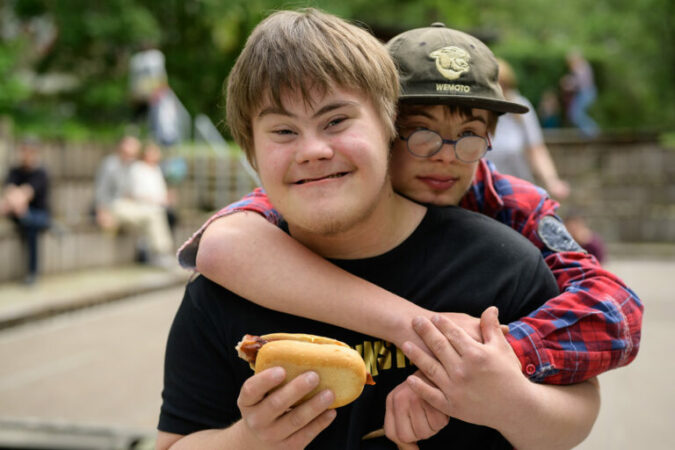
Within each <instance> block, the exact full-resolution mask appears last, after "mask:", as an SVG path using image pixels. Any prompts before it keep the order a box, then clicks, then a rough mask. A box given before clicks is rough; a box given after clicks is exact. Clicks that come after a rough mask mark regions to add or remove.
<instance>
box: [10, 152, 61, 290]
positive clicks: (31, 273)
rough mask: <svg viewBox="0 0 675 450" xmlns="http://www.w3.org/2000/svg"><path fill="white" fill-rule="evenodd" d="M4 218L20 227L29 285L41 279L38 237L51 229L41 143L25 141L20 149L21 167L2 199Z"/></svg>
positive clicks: (14, 171) (12, 171) (13, 170)
mask: <svg viewBox="0 0 675 450" xmlns="http://www.w3.org/2000/svg"><path fill="white" fill-rule="evenodd" d="M0 214H2V215H3V216H7V217H9V218H10V219H11V220H12V221H13V222H14V223H15V224H16V226H17V229H18V231H19V234H20V235H21V239H22V241H23V244H24V246H25V249H26V258H27V265H28V267H27V272H26V277H25V279H24V281H25V283H26V284H33V283H34V282H35V280H36V279H37V275H38V261H39V255H38V237H39V234H40V233H41V232H42V231H44V230H46V229H47V228H49V226H50V222H51V217H50V213H49V176H48V174H47V171H46V170H45V168H44V167H42V166H41V165H40V162H39V143H38V142H37V141H35V140H25V141H23V142H21V143H20V144H19V146H18V162H17V165H15V166H13V167H11V168H10V169H9V172H8V174H7V178H6V180H5V183H4V189H3V193H2V197H1V198H0Z"/></svg>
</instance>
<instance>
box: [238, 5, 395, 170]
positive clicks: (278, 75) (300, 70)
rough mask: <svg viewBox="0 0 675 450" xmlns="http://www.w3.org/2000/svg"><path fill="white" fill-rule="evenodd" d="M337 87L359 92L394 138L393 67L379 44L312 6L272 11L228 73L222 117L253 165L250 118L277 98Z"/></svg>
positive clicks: (278, 101)
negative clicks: (225, 115)
mask: <svg viewBox="0 0 675 450" xmlns="http://www.w3.org/2000/svg"><path fill="white" fill-rule="evenodd" d="M334 85H337V86H339V87H341V88H343V89H350V90H355V91H360V92H363V93H364V94H365V95H366V96H368V98H370V100H371V101H372V102H373V105H374V107H375V109H376V111H377V112H378V114H379V115H380V118H381V120H382V122H383V123H384V124H385V126H386V128H387V130H388V132H389V137H390V139H393V138H394V137H395V135H396V134H395V133H396V132H395V127H394V120H395V117H396V104H397V100H398V94H399V80H398V73H397V71H396V67H395V66H394V63H393V61H392V59H391V57H390V56H389V54H388V52H387V50H386V49H385V47H384V45H383V44H382V43H380V42H379V41H378V40H377V39H376V38H375V37H374V36H373V35H371V34H370V33H368V32H367V31H366V30H364V29H363V28H360V27H358V26H355V25H352V24H350V23H348V22H346V21H345V20H343V19H340V18H338V17H336V16H333V15H330V14H326V13H324V12H321V11H319V10H316V9H313V8H307V9H302V10H299V11H279V12H276V13H274V14H272V15H270V16H269V17H267V18H266V19H265V20H263V21H262V22H261V23H259V24H258V26H256V28H255V29H254V30H253V32H252V33H251V35H250V36H249V38H248V40H247V41H246V45H245V47H244V49H243V50H242V52H241V54H240V55H239V57H238V59H237V62H236V63H235V65H234V68H233V69H232V71H231V72H230V75H229V79H228V84H227V100H226V114H227V124H228V126H229V129H230V132H231V133H232V137H233V138H234V139H235V141H236V142H237V143H238V144H239V146H240V147H241V148H242V149H243V150H244V151H245V153H246V156H247V158H248V160H249V161H250V162H251V164H253V165H254V166H255V158H254V152H253V146H254V143H253V129H252V123H253V114H254V113H255V112H256V111H257V110H258V109H259V108H261V106H262V105H263V103H264V102H266V101H271V102H272V103H273V105H274V106H277V107H280V108H281V107H282V104H281V96H282V94H283V93H287V92H297V93H300V94H301V95H302V98H303V100H304V101H305V102H308V103H309V102H310V101H311V95H310V94H311V93H312V92H315V91H316V92H318V93H319V94H325V93H327V92H329V91H330V90H331V89H332V88H334V87H335V86H334Z"/></svg>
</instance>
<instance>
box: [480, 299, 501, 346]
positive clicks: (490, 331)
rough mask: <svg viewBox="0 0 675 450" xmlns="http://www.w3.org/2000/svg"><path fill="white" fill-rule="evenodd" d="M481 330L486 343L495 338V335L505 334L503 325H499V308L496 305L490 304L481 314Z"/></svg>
mask: <svg viewBox="0 0 675 450" xmlns="http://www.w3.org/2000/svg"><path fill="white" fill-rule="evenodd" d="M480 331H481V332H482V333H483V342H485V343H486V344H487V343H488V342H490V341H492V340H493V339H495V337H497V336H499V335H503V332H502V329H501V326H500V325H499V310H498V309H497V307H496V306H490V307H489V308H488V309H486V310H485V311H483V314H481V316H480Z"/></svg>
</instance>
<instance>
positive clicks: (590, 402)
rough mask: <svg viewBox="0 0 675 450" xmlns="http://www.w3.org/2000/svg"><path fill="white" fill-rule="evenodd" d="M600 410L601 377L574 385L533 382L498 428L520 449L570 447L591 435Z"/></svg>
mask: <svg viewBox="0 0 675 450" xmlns="http://www.w3.org/2000/svg"><path fill="white" fill-rule="evenodd" d="M599 410H600V390H599V385H598V381H597V379H592V380H589V381H586V382H584V383H580V384H575V385H570V386H547V385H540V384H536V383H530V386H529V387H528V388H527V393H526V394H525V395H522V396H521V397H520V398H519V399H518V400H516V401H515V403H514V404H513V410H512V414H504V415H503V416H502V418H503V419H504V423H503V424H500V425H499V426H498V427H497V429H498V430H499V431H500V432H501V433H502V434H503V435H504V437H505V438H506V439H508V441H509V442H510V443H511V444H513V446H514V447H516V448H518V450H527V449H541V448H546V449H551V450H554V449H570V448H573V447H575V446H576V445H578V444H579V443H580V442H582V441H583V440H584V439H585V438H586V437H587V436H588V434H589V433H590V431H591V429H592V427H593V424H594V423H595V419H596V418H597V416H598V412H599Z"/></svg>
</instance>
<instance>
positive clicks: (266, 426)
mask: <svg viewBox="0 0 675 450" xmlns="http://www.w3.org/2000/svg"><path fill="white" fill-rule="evenodd" d="M280 375H281V377H280ZM284 376H285V375H284V371H283V369H281V368H279V367H274V368H270V369H267V370H264V371H262V372H260V373H259V374H256V375H254V376H252V377H251V378H249V379H248V380H247V381H246V382H245V383H244V385H243V386H242V389H241V392H240V395H239V400H238V405H239V409H240V410H241V412H242V418H243V419H244V421H245V423H246V424H247V425H248V427H249V428H250V429H251V431H252V432H253V433H254V434H255V435H256V436H257V437H258V439H260V440H262V441H264V442H268V443H272V442H280V441H282V440H284V439H286V438H289V436H291V435H293V434H294V433H297V432H298V431H302V433H301V434H300V435H298V436H299V437H298V438H297V439H298V440H302V439H303V438H304V437H306V436H308V435H313V433H314V432H315V431H316V430H319V431H320V430H321V429H323V428H321V427H322V426H323V427H324V428H325V426H327V423H326V421H328V423H330V421H331V420H333V417H331V414H332V413H330V414H328V415H327V416H325V417H323V418H322V419H319V420H318V422H316V423H314V422H313V421H314V420H317V419H318V417H320V415H322V414H323V413H324V412H325V411H326V409H327V408H328V407H329V406H330V405H331V403H332V402H333V398H334V396H333V393H332V392H330V391H323V392H320V393H319V394H317V395H315V396H313V397H312V398H310V399H309V400H307V401H305V402H302V403H300V404H299V405H298V406H297V407H295V408H293V409H291V406H293V405H294V404H297V403H298V402H299V401H300V400H301V399H302V398H303V397H304V396H305V395H307V394H308V393H310V392H311V391H312V389H314V388H315V387H316V386H317V385H318V383H319V376H318V375H317V374H316V373H315V372H306V373H303V374H301V375H299V376H297V377H296V378H294V379H292V380H290V381H289V382H288V383H287V384H285V385H283V386H281V387H278V385H279V384H280V381H279V379H280V378H281V380H282V381H283V377H284ZM329 419H330V420H329ZM310 423H312V426H311V427H309V429H308V430H303V428H304V427H306V426H307V425H308V424H310ZM317 434H318V432H317ZM303 436H304V437H303ZM314 436H315V435H314Z"/></svg>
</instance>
